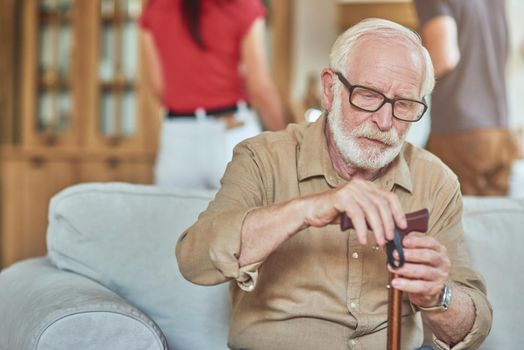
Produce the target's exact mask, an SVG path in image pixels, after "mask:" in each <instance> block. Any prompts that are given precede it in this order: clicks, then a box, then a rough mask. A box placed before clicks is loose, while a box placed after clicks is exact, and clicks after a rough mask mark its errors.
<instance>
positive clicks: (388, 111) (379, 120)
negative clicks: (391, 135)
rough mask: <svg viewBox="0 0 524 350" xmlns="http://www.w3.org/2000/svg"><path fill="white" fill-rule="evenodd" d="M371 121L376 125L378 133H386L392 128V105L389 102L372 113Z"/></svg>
mask: <svg viewBox="0 0 524 350" xmlns="http://www.w3.org/2000/svg"><path fill="white" fill-rule="evenodd" d="M372 121H373V122H374V123H375V124H377V127H378V128H379V130H380V131H388V130H390V129H391V128H392V127H393V105H392V104H391V103H389V102H386V103H384V105H383V106H382V107H380V109H379V110H378V111H376V112H375V113H373V116H372Z"/></svg>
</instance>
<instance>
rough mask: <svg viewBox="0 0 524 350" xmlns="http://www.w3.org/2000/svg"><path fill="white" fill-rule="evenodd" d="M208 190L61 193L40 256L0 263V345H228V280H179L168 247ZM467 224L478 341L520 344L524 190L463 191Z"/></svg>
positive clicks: (90, 187)
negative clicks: (488, 317) (477, 296)
mask: <svg viewBox="0 0 524 350" xmlns="http://www.w3.org/2000/svg"><path fill="white" fill-rule="evenodd" d="M211 198H212V193H208V192H195V191H188V190H184V191H182V190H179V191H176V190H165V189H159V188H155V187H152V186H138V185H129V184H115V183H113V184H84V185H77V186H74V187H71V188H69V189H66V190H64V191H62V192H61V193H59V194H58V195H57V196H55V197H54V198H53V200H52V201H51V205H50V210H49V229H48V233H47V240H48V251H49V253H48V256H46V257H42V258H36V259H31V260H26V261H22V262H19V263H16V264H14V265H12V266H10V267H8V268H6V269H4V270H2V271H1V272H0V349H1V350H26V349H27V350H28V349H38V350H42V349H55V350H62V349H68V350H69V349H111V350H115V349H126V350H133V349H141V350H142V349H151V350H153V349H155V350H156V349H167V348H169V349H171V350H174V349H183V350H185V349H202V350H205V349H226V348H227V346H226V342H227V329H228V327H227V324H228V310H229V300H228V286H227V285H225V284H222V285H218V286H214V287H200V286H196V285H192V284H190V283H189V282H186V281H185V280H184V279H183V278H182V276H181V275H180V273H179V271H178V268H177V265H176V259H175V256H174V247H175V244H176V240H177V238H178V235H179V234H180V233H181V232H182V231H183V230H184V229H185V228H186V227H188V226H189V225H190V224H191V223H192V222H193V221H194V220H195V219H196V217H197V215H198V213H199V212H200V211H202V210H203V209H205V207H206V205H207V203H208V201H209V200H210V199H211ZM464 226H465V230H466V241H467V246H468V249H469V250H470V255H471V259H472V263H473V265H474V266H475V267H476V268H477V269H478V270H480V271H482V272H483V274H484V276H485V277H486V279H487V283H488V292H489V297H490V300H491V301H492V303H493V307H494V325H493V328H492V331H491V334H490V335H489V337H488V339H487V341H486V342H485V343H484V345H483V347H482V349H520V348H521V347H522V346H523V345H522V344H524V332H522V331H520V322H521V321H522V320H523V319H524V316H523V315H524V306H523V303H522V302H521V300H520V298H519V297H520V291H521V290H522V288H524V277H522V276H523V275H522V271H521V270H522V269H521V268H522V266H523V263H522V260H521V257H520V256H519V255H520V249H521V247H523V246H524V230H523V228H524V200H516V199H507V198H506V199H504V198H490V199H487V198H465V215H464Z"/></svg>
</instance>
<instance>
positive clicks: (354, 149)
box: [327, 84, 406, 170]
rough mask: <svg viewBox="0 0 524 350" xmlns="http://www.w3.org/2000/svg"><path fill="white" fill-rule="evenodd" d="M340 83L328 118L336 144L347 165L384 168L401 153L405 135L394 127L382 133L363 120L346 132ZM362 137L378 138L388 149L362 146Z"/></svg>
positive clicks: (337, 85)
mask: <svg viewBox="0 0 524 350" xmlns="http://www.w3.org/2000/svg"><path fill="white" fill-rule="evenodd" d="M340 86H341V84H335V86H334V89H333V90H334V91H333V92H334V99H333V108H332V110H331V112H330V113H329V115H328V118H327V122H328V124H329V128H330V131H331V134H332V136H333V140H334V142H335V147H336V148H337V150H338V152H339V154H340V155H341V156H342V158H343V159H344V161H345V162H346V163H348V164H351V165H353V166H356V167H358V168H361V169H367V170H378V169H381V168H383V167H384V166H386V165H387V164H389V163H390V162H392V161H393V159H395V157H396V156H397V155H398V154H399V153H400V149H401V148H402V145H403V143H404V140H405V138H406V137H405V135H406V134H404V136H402V137H399V135H398V132H397V131H396V130H395V129H393V128H392V129H391V130H389V131H385V132H382V131H380V130H378V129H377V128H376V127H375V126H373V124H372V123H371V122H364V123H362V124H361V125H359V126H358V127H357V128H356V129H354V130H352V131H351V132H350V133H349V134H347V133H345V131H344V116H343V115H342V98H341V96H340ZM362 137H366V138H370V139H373V140H378V141H380V142H383V143H385V144H386V145H388V147H387V148H386V149H382V148H381V147H380V146H367V147H361V146H360V145H359V143H358V139H359V138H362Z"/></svg>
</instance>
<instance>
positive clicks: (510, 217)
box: [463, 197, 524, 350]
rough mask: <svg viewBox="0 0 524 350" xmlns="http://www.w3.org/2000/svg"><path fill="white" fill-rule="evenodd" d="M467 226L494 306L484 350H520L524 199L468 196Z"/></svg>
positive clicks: (471, 248) (472, 256)
mask: <svg viewBox="0 0 524 350" xmlns="http://www.w3.org/2000/svg"><path fill="white" fill-rule="evenodd" d="M463 224H464V231H465V242H466V247H467V248H468V250H469V254H470V259H471V264H472V265H473V267H474V268H475V269H476V270H477V271H479V272H480V273H481V274H482V275H483V276H484V278H485V279H486V283H487V288H488V299H489V301H490V302H491V304H492V306H493V326H492V328H491V332H490V334H489V336H488V338H487V339H486V341H485V342H484V343H483V344H482V346H481V348H480V349H483V350H494V349H520V348H522V346H523V344H524V332H522V331H521V329H520V326H521V323H520V322H522V321H523V320H524V304H523V303H522V302H521V299H522V294H520V293H521V292H522V290H524V274H523V268H524V262H523V261H522V258H523V257H524V254H523V253H522V251H521V249H522V248H523V247H524V198H520V199H515V198H513V199H512V198H493V197H465V198H464V216H463Z"/></svg>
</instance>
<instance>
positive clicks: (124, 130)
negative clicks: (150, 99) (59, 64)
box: [98, 0, 142, 144]
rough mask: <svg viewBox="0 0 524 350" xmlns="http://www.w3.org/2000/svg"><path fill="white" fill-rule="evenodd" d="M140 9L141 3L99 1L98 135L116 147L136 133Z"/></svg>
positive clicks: (126, 0) (133, 0)
mask: <svg viewBox="0 0 524 350" xmlns="http://www.w3.org/2000/svg"><path fill="white" fill-rule="evenodd" d="M141 9H142V5H141V0H101V1H100V21H101V23H100V37H99V64H98V68H99V69H98V75H99V118H100V120H99V132H100V133H101V134H102V135H103V136H104V137H106V138H107V139H108V140H110V141H112V142H113V143H117V144H118V143H120V142H122V141H123V140H125V139H130V138H133V137H134V136H135V135H136V133H137V110H138V108H137V102H138V101H137V100H138V99H137V86H138V84H137V80H138V79H137V78H138V57H139V48H138V42H139V40H138V25H137V21H138V18H139V15H140V12H141Z"/></svg>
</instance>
